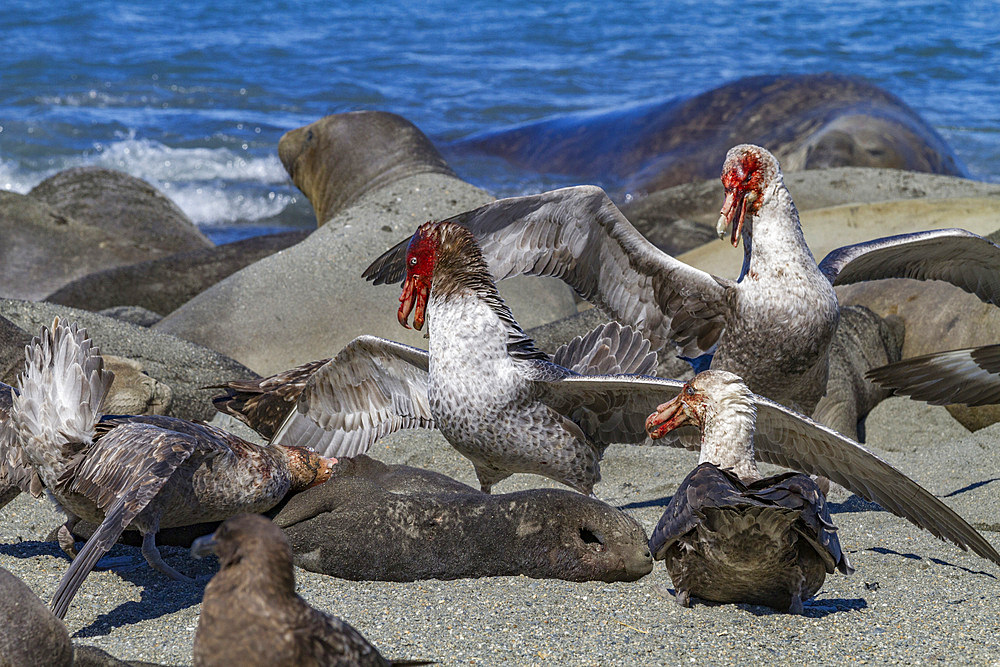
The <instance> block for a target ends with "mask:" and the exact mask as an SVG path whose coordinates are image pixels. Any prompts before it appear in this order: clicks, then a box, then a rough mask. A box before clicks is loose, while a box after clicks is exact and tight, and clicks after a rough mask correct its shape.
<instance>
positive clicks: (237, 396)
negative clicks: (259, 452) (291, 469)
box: [211, 359, 330, 440]
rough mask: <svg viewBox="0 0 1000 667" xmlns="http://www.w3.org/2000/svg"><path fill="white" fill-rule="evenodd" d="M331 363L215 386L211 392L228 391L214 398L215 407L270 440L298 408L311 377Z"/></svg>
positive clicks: (319, 363) (304, 366)
mask: <svg viewBox="0 0 1000 667" xmlns="http://www.w3.org/2000/svg"><path fill="white" fill-rule="evenodd" d="M328 361H330V360H329V359H320V360H318V361H310V362H308V363H305V364H302V365H301V366H296V367H295V368H292V369H289V370H287V371H282V372H281V373H277V374H275V375H272V376H270V377H267V378H263V379H257V380H231V381H229V382H226V383H225V384H221V385H213V386H212V387H211V388H212V389H225V390H226V393H225V394H222V395H219V396H216V397H215V398H213V399H212V405H214V406H215V409H216V410H218V411H219V412H222V413H225V414H228V415H232V416H233V417H236V418H237V419H239V420H240V421H241V422H243V423H244V424H246V425H247V426H249V427H250V428H252V429H253V430H255V431H257V433H260V434H261V435H262V436H264V437H265V438H267V439H268V440H270V439H271V438H273V437H274V432H275V431H277V430H278V428H279V427H280V426H281V423H282V422H283V421H284V420H285V418H286V417H287V416H288V413H289V412H290V411H291V410H292V409H293V408H294V407H295V402H296V401H297V400H298V399H299V396H301V395H302V390H303V389H305V386H306V383H307V382H308V381H309V378H311V377H312V376H313V373H315V372H316V371H317V370H318V369H319V368H321V367H322V366H323V364H325V363H326V362H328Z"/></svg>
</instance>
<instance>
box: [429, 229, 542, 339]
mask: <svg viewBox="0 0 1000 667" xmlns="http://www.w3.org/2000/svg"><path fill="white" fill-rule="evenodd" d="M470 297H471V298H472V299H473V300H474V302H478V303H479V304H482V307H484V308H488V309H489V310H491V311H492V312H493V314H495V315H496V317H497V318H498V319H499V321H500V322H501V323H502V326H503V329H504V330H505V333H506V341H505V345H506V347H507V352H508V354H510V355H511V356H514V357H518V358H522V359H525V358H530V359H548V355H546V354H545V353H544V352H542V351H540V350H538V349H537V348H536V347H535V343H534V341H533V340H532V339H531V338H530V337H529V336H528V335H527V334H526V333H524V330H523V329H521V326H520V325H519V324H518V323H517V321H516V320H515V319H514V315H513V313H511V312H510V308H508V307H507V304H506V303H504V300H503V298H502V297H501V296H500V292H499V291H498V290H497V286H496V283H495V282H494V280H493V276H492V274H491V273H490V271H489V268H488V267H487V265H486V261H485V260H484V259H483V254H482V251H481V250H480V249H479V245H478V244H477V243H476V241H475V239H474V238H473V237H472V234H471V233H470V232H469V231H468V230H466V229H464V228H462V227H457V226H455V227H450V228H447V229H442V238H441V243H440V246H439V248H438V257H437V262H436V264H435V267H434V277H433V279H432V282H431V299H430V303H429V304H428V317H429V318H431V320H432V325H433V318H434V313H433V311H435V310H440V309H441V308H445V307H448V305H449V304H450V303H458V302H466V303H467V302H468V301H469V300H470Z"/></svg>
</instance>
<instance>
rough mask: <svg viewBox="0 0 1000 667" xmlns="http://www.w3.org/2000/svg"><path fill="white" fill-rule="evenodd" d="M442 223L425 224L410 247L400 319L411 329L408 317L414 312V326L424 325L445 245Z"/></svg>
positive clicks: (415, 235) (401, 298)
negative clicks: (432, 285)
mask: <svg viewBox="0 0 1000 667" xmlns="http://www.w3.org/2000/svg"><path fill="white" fill-rule="evenodd" d="M438 225H439V223H436V222H425V223H424V224H422V225H421V226H420V227H418V228H417V231H416V233H415V234H414V235H413V238H412V239H410V244H409V245H408V246H407V247H406V278H405V279H404V280H403V293H402V294H401V295H400V297H399V313H398V314H397V318H398V319H399V323H400V324H402V325H403V326H404V327H405V328H407V329H409V328H410V325H409V324H408V322H407V320H408V319H409V316H410V312H411V311H413V328H414V329H417V330H418V331H419V330H420V329H421V328H422V327H423V326H424V317H425V315H426V311H427V299H428V297H429V296H430V293H431V279H432V278H433V277H434V265H435V264H436V263H437V254H438V248H439V247H440V245H441V233H440V230H439V228H438ZM414 306H415V308H414Z"/></svg>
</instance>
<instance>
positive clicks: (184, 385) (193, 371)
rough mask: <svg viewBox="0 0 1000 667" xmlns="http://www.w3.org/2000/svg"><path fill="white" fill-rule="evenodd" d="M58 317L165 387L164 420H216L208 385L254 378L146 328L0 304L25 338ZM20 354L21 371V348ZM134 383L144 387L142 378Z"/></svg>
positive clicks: (156, 398)
mask: <svg viewBox="0 0 1000 667" xmlns="http://www.w3.org/2000/svg"><path fill="white" fill-rule="evenodd" d="M57 315H58V316H59V318H60V319H62V320H64V321H66V322H76V323H77V324H79V325H80V326H81V327H85V328H86V329H87V330H88V331H89V333H90V335H91V337H92V338H93V339H94V341H95V344H96V345H98V346H99V347H100V348H101V350H102V351H103V352H105V353H107V354H113V355H117V356H121V357H126V358H128V359H132V360H134V361H137V362H139V363H140V364H141V365H142V367H143V368H144V369H145V371H146V373H148V374H149V375H150V376H152V377H153V378H156V380H157V381H159V382H162V383H164V384H166V385H167V386H169V387H170V390H171V393H172V398H171V401H170V407H169V409H168V410H167V414H168V415H170V416H173V417H182V418H184V419H192V420H193V419H211V418H212V416H213V415H214V414H215V409H214V408H213V407H212V403H211V397H212V395H213V393H214V392H215V390H214V389H206V386H207V385H210V384H216V383H218V382H219V378H243V379H247V380H249V379H252V378H254V377H256V376H255V375H254V373H253V372H251V371H250V370H249V369H248V368H246V367H245V366H242V365H240V364H239V363H237V362H236V361H233V360H232V359H229V358H227V357H225V356H223V355H221V354H219V353H217V352H213V351H212V350H208V349H205V348H203V347H200V346H198V345H192V344H191V343H189V342H187V341H185V340H179V339H177V338H175V337H173V336H167V335H164V334H162V333H160V332H158V331H154V330H152V329H148V328H146V327H140V326H136V325H134V324H130V323H128V322H123V321H121V320H117V319H114V318H111V317H105V316H104V315H99V314H97V313H92V312H89V311H86V310H77V309H76V308H69V307H68V306H57V305H54V304H51V303H45V302H36V301H17V300H14V299H0V316H3V317H6V318H7V319H9V320H10V321H11V322H12V323H13V324H14V325H16V326H17V327H20V328H21V329H23V330H24V331H27V332H29V333H30V332H38V331H39V329H41V327H43V326H48V325H50V324H51V323H52V318H54V317H55V316H57ZM19 354H20V358H21V365H22V367H23V364H24V347H23V346H22V347H21V348H20V350H19ZM19 370H20V369H19ZM135 379H136V380H137V381H139V382H146V381H145V380H143V378H142V377H141V376H136V378H135ZM115 384H116V383H112V392H113V391H115V388H114V387H115ZM148 390H149V394H148V396H149V399H150V401H151V402H152V403H153V404H155V403H158V402H161V401H162V399H163V388H158V387H157V385H155V384H154V385H153V386H152V387H148Z"/></svg>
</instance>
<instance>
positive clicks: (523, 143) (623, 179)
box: [446, 74, 967, 194]
mask: <svg viewBox="0 0 1000 667" xmlns="http://www.w3.org/2000/svg"><path fill="white" fill-rule="evenodd" d="M747 142H749V143H754V144H758V145H761V146H764V147H765V148H767V149H768V150H770V151H771V152H772V153H773V154H774V156H775V157H776V158H778V161H779V162H780V163H781V166H782V169H783V170H784V171H785V172H786V173H787V172H793V171H797V170H802V169H819V168H824V167H840V166H860V167H889V168H893V169H907V170H910V171H926V172H931V173H935V174H951V175H957V176H963V175H966V173H967V172H966V169H965V167H964V166H963V165H962V164H961V163H960V162H959V161H958V159H957V158H956V157H955V155H954V154H953V152H952V151H951V149H950V148H949V147H948V145H947V144H946V143H945V141H944V140H943V139H942V138H941V137H940V135H938V133H937V132H935V131H934V129H933V128H932V127H931V126H930V125H929V124H928V123H927V122H926V121H924V120H923V119H922V118H921V117H920V116H919V115H918V114H917V113H916V112H915V111H913V110H912V109H911V108H910V107H908V106H907V105H906V104H905V103H904V102H903V101H902V100H901V99H900V98H898V97H896V96H895V95H893V94H891V93H889V92H887V91H885V90H883V89H882V88H879V87H878V86H875V85H873V84H871V83H869V82H868V81H866V80H864V79H862V78H860V77H853V76H843V75H839V74H805V75H799V74H786V75H776V76H775V75H769V76H754V77H748V78H744V79H739V80H737V81H734V82H732V83H728V84H726V85H724V86H721V87H719V88H715V89H713V90H710V91H707V92H705V93H701V94H700V95H695V96H694V97H691V98H686V99H685V98H680V99H671V100H667V101H658V102H653V103H649V104H641V105H637V106H633V107H630V108H627V109H624V110H615V111H609V112H607V113H604V114H592V113H588V114H581V115H569V116H562V117H558V118H553V119H550V120H544V121H541V122H537V123H530V124H526V125H522V126H519V127H515V128H512V129H508V130H500V131H497V132H488V133H482V134H478V135H474V136H471V137H468V138H466V139H462V140H459V141H456V142H453V143H451V144H448V145H447V146H446V149H447V150H454V151H461V152H478V153H485V154H489V155H495V156H499V157H502V158H505V159H506V160H508V161H509V162H511V163H513V164H514V165H517V166H519V167H522V168H526V169H531V170H534V171H537V172H543V173H554V174H565V175H567V176H571V177H573V178H576V179H584V180H587V181H591V182H596V183H597V184H599V185H603V186H604V187H605V188H607V189H610V190H612V191H617V190H619V189H624V190H625V191H626V192H630V193H637V194H645V193H648V192H654V191H656V190H660V189H662V188H666V187H670V186H672V185H677V184H679V183H687V182H690V181H695V180H700V179H708V178H716V177H717V176H718V172H719V165H721V164H722V161H723V159H724V157H725V155H726V151H727V150H729V148H731V147H732V146H734V145H736V144H740V143H747Z"/></svg>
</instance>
